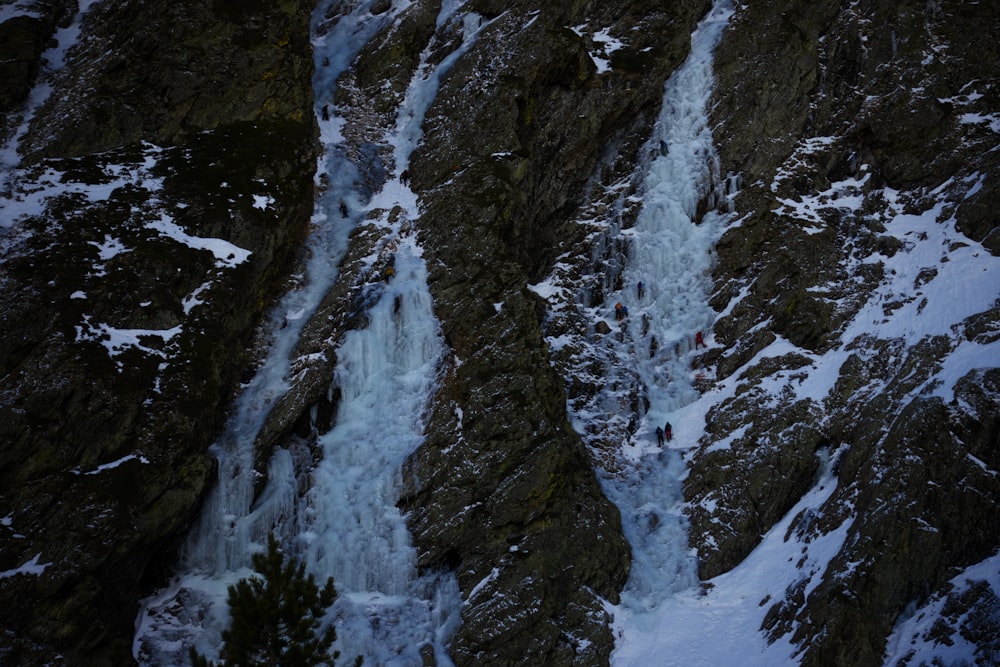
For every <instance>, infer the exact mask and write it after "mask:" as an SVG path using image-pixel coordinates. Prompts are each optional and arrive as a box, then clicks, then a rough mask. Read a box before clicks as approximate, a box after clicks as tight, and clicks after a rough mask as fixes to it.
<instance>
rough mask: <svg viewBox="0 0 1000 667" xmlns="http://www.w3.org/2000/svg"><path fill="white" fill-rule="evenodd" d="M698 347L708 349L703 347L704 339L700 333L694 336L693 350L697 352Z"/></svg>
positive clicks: (705, 346) (706, 346)
mask: <svg viewBox="0 0 1000 667" xmlns="http://www.w3.org/2000/svg"><path fill="white" fill-rule="evenodd" d="M699 347H704V348H706V349H707V348H708V345H705V337H704V336H702V335H701V332H700V331H699V332H698V333H696V334H695V335H694V349H696V350H697V349H698V348H699Z"/></svg>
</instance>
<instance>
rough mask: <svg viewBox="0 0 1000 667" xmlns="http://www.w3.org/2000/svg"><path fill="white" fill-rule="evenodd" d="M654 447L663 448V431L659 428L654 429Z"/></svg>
mask: <svg viewBox="0 0 1000 667" xmlns="http://www.w3.org/2000/svg"><path fill="white" fill-rule="evenodd" d="M656 446H657V447H660V448H662V447H663V429H662V428H660V427H659V426H657V427H656Z"/></svg>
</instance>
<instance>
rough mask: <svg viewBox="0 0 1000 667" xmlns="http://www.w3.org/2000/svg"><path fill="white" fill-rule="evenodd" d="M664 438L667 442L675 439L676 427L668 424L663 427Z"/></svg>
mask: <svg viewBox="0 0 1000 667" xmlns="http://www.w3.org/2000/svg"><path fill="white" fill-rule="evenodd" d="M663 437H664V438H666V440H667V442H670V441H671V440H673V439H674V427H673V426H671V425H670V422H667V424H666V426H664V427H663Z"/></svg>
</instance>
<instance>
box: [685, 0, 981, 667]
mask: <svg viewBox="0 0 1000 667" xmlns="http://www.w3.org/2000/svg"><path fill="white" fill-rule="evenodd" d="M997 21H998V17H997V14H996V11H995V9H994V8H993V7H988V6H986V5H975V6H971V5H964V4H960V3H947V2H946V3H915V2H914V3H879V2H871V3H861V4H855V5H850V6H847V5H845V4H844V3H832V2H831V3H819V4H816V3H808V4H806V3H797V2H784V3H778V4H777V5H775V4H769V5H768V6H767V7H766V8H765V7H763V6H759V5H752V6H748V7H746V8H744V9H743V10H741V11H740V12H738V13H737V15H736V17H734V20H733V22H732V25H731V29H730V31H729V33H728V34H727V36H726V38H725V39H724V41H723V43H722V45H721V46H720V49H719V51H718V53H717V55H716V67H717V75H718V82H717V96H718V100H719V104H718V106H717V107H716V109H715V112H714V119H715V121H716V123H717V143H718V146H719V151H720V153H721V155H722V162H723V169H724V170H725V171H729V172H730V173H739V174H740V175H741V177H742V179H743V186H742V189H741V191H740V194H739V197H738V198H737V200H736V202H737V209H738V214H739V215H740V216H741V222H740V224H739V226H738V227H736V228H735V229H733V230H732V231H730V232H729V233H728V234H726V236H725V237H724V238H723V239H722V241H721V243H720V244H719V247H718V253H719V262H718V266H717V268H716V271H715V278H716V293H715V295H714V297H713V301H712V303H713V305H714V306H715V308H716V309H717V310H719V311H722V312H724V313H725V314H724V315H723V316H722V317H721V318H720V319H719V321H718V323H717V324H716V326H715V334H716V336H717V337H718V339H719V341H720V342H721V343H722V349H719V350H717V351H712V352H711V353H709V354H706V356H705V361H706V362H707V363H708V364H709V365H710V367H714V369H715V372H716V377H717V378H718V379H720V380H723V379H726V378H730V379H731V381H732V382H733V383H734V384H736V385H738V386H739V388H738V389H736V391H735V394H734V395H733V396H731V397H729V398H727V399H725V400H723V401H721V402H720V403H719V404H718V405H716V406H715V408H713V410H712V411H711V413H710V414H709V417H708V420H707V424H706V435H705V436H704V437H703V438H702V445H701V449H700V451H699V453H698V454H696V455H695V456H694V457H693V459H692V467H691V474H690V477H689V478H688V481H687V482H686V492H687V495H688V497H689V498H690V499H691V501H692V502H691V505H690V516H691V520H692V535H691V537H692V541H693V543H694V544H695V545H697V546H698V549H699V555H700V558H701V570H702V575H703V576H704V577H705V578H709V577H712V576H714V575H716V574H718V573H720V572H724V571H726V570H728V569H730V568H732V567H733V566H735V565H736V564H737V563H739V562H740V561H741V560H742V559H743V558H744V557H745V556H746V555H747V554H748V553H749V551H750V550H751V549H752V548H753V547H754V546H756V545H757V544H758V542H759V540H760V537H761V536H762V535H763V534H764V533H765V532H766V531H767V530H768V529H769V528H770V527H771V526H773V525H774V524H775V522H776V521H777V520H778V519H779V518H781V517H782V516H783V515H784V514H785V513H786V512H788V510H789V509H790V508H791V507H792V506H793V505H794V504H795V503H796V502H797V501H798V499H799V498H800V497H801V496H802V495H803V493H804V492H805V490H806V489H808V488H810V487H811V486H812V484H813V476H814V475H815V474H816V471H817V467H818V465H819V462H818V460H817V458H816V456H815V453H816V452H817V451H831V452H836V453H837V454H836V464H837V466H839V470H838V478H839V480H840V485H839V486H838V488H837V491H836V493H835V494H834V495H833V497H832V498H830V499H829V500H828V501H827V502H826V503H825V504H824V505H823V507H822V510H821V511H820V512H818V513H810V515H808V516H800V517H798V518H797V520H796V521H795V522H794V523H793V527H792V528H791V529H790V530H791V531H794V534H795V535H797V536H798V539H800V540H802V541H803V543H804V544H810V543H813V542H814V541H816V540H820V539H822V538H823V537H824V536H828V535H830V534H832V533H833V532H834V531H836V530H846V531H847V532H846V538H845V541H844V545H843V547H842V548H841V549H840V551H839V553H838V555H837V557H836V558H835V559H834V561H833V562H831V563H830V565H829V566H828V567H827V568H826V570H825V571H824V572H812V573H809V572H803V574H802V578H801V580H800V582H799V584H798V586H797V587H795V589H794V590H788V591H787V593H786V598H785V599H784V600H777V601H776V600H770V601H766V600H765V601H761V604H762V605H767V606H768V607H769V608H770V611H769V613H768V615H767V619H766V621H765V624H764V627H762V630H763V631H764V632H766V633H767V634H768V636H769V637H771V638H772V639H776V638H778V637H781V636H783V635H786V634H787V635H789V636H791V638H792V640H793V641H794V642H795V643H796V644H798V645H799V646H801V647H802V648H801V650H802V655H801V659H802V664H808V665H828V664H859V665H860V664H867V665H877V664H881V662H882V660H883V652H884V651H885V638H886V636H887V635H888V633H889V631H890V630H891V629H892V627H893V625H894V623H896V622H897V620H898V619H899V617H900V614H901V613H902V612H903V611H904V608H905V607H906V606H907V605H908V604H912V603H913V602H914V601H917V600H923V599H926V598H927V596H928V595H930V594H932V593H933V594H942V595H945V596H946V595H947V594H948V591H949V590H950V589H951V584H949V583H948V580H949V579H950V578H951V577H952V576H953V575H954V574H955V572H957V571H960V570H962V569H964V568H966V567H968V566H970V565H972V564H974V563H978V562H979V561H981V560H983V559H985V558H987V557H988V556H991V555H992V554H993V553H995V552H996V550H997V546H998V545H997V540H996V538H995V537H992V536H995V535H997V534H1000V533H998V529H1000V526H998V525H997V523H996V517H997V498H998V497H1000V496H998V495H997V494H998V491H1000V488H998V487H997V478H996V474H995V472H994V471H995V470H996V469H997V465H998V464H1000V459H998V458H997V449H996V443H997V442H998V437H1000V431H998V428H1000V425H998V421H997V408H998V403H997V399H998V394H997V391H996V366H997V361H998V359H997V356H996V353H995V352H991V351H990V350H991V349H992V350H995V349H996V348H995V347H993V348H990V347H989V345H990V344H992V343H993V342H995V341H996V340H997V333H996V328H995V326H994V325H992V324H987V322H994V323H995V322H996V321H997V316H998V315H1000V311H998V310H997V307H998V305H1000V303H998V302H996V301H995V300H992V305H991V306H990V307H988V308H987V309H986V310H984V311H981V312H976V313H975V314H973V315H971V316H969V317H967V319H963V320H961V321H955V322H942V323H941V324H942V326H940V327H937V328H936V330H935V327H926V328H925V327H922V326H921V325H920V324H919V322H914V323H913V324H912V325H911V324H905V325H902V326H901V322H908V321H909V320H910V319H911V318H912V319H914V320H918V319H919V317H920V313H921V312H922V310H923V308H925V307H928V304H929V303H930V302H932V301H933V299H935V293H936V289H935V288H936V285H935V281H936V280H937V281H939V282H938V283H937V286H940V285H941V283H950V284H948V285H945V286H944V289H945V290H946V292H945V293H946V294H950V295H951V296H948V297H945V298H947V299H960V298H962V297H961V296H960V294H961V293H962V291H963V290H962V288H961V285H960V281H961V280H962V277H961V275H955V274H952V275H945V273H944V269H939V268H938V266H940V265H939V262H943V263H945V264H943V266H945V267H946V266H947V262H949V260H957V259H958V257H959V256H958V255H954V254H953V253H956V252H962V251H963V250H964V249H967V248H970V247H971V248H973V249H975V250H974V252H976V253H984V254H986V253H993V254H994V255H996V254H997V253H1000V247H998V245H997V239H998V238H1000V227H998V218H997V216H996V214H995V211H996V207H997V204H998V196H1000V193H998V190H997V182H996V178H995V174H996V173H997V168H998V165H997V161H996V160H997V157H996V153H995V150H994V149H995V146H996V139H997V134H996V120H995V119H996V115H995V114H996V110H997V98H996V94H997V90H996V81H997V78H996V77H997V73H998V72H997V69H996V64H995V63H996V61H995V60H994V59H993V58H992V56H991V55H990V54H992V53H994V52H995V49H996V34H997V33H996V28H995V26H996V25H997V24H998V22H997ZM849 198H856V199H855V200H854V201H848V199H849ZM928 211H930V212H931V214H930V217H936V220H937V223H938V224H937V225H935V226H933V227H932V228H930V229H926V230H925V229H912V230H911V229H906V228H905V227H904V228H903V229H902V230H901V231H900V225H899V223H898V222H894V221H896V220H899V219H900V218H901V217H905V216H906V215H914V216H915V215H917V214H921V213H925V212H928ZM890 223H893V224H890ZM925 249H926V253H925V252H924V250H925ZM987 256H988V255H987ZM993 296H996V295H993ZM937 298H940V297H937ZM990 301H991V299H990V298H989V297H988V296H987V300H986V303H990ZM875 304H878V305H877V306H876V305H875ZM870 308H874V310H873V311H871V312H874V313H875V314H876V315H877V317H871V316H870V315H868V313H869V311H868V310H866V309H870ZM862 313H864V314H862ZM924 331H926V333H925V332H924ZM781 341H786V342H787V343H788V345H784V346H782V350H781V353H780V354H775V355H765V356H764V358H763V359H762V358H761V357H760V356H758V353H759V352H760V351H761V350H764V349H766V348H768V347H769V346H774V345H775V344H776V342H781ZM969 343H972V344H973V345H972V346H970V347H969V348H968V349H974V350H981V351H979V352H972V354H974V355H976V357H977V358H976V359H975V360H974V361H973V362H972V363H971V364H970V368H969V369H968V372H967V373H964V374H962V377H961V378H960V379H957V378H956V379H957V380H958V381H957V383H956V382H955V381H954V380H947V379H943V378H942V368H943V367H946V366H947V365H948V364H949V360H953V359H955V358H956V356H960V355H962V354H964V352H963V346H964V345H966V344H969ZM980 345H981V346H982V347H979V346H980ZM821 360H829V363H830V364H831V366H832V367H834V368H836V369H837V370H836V374H837V375H838V378H837V380H836V383H835V385H834V386H833V387H832V388H831V389H830V391H829V393H826V394H825V395H822V396H808V395H806V394H807V391H803V390H802V388H801V387H802V386H803V384H804V383H808V381H809V378H810V376H811V375H812V374H818V373H821V372H823V370H822V369H823V367H824V363H826V362H823V361H821ZM977 367H985V368H982V369H978V370H977V369H976V368H977ZM942 385H944V386H942ZM942 390H943V391H942ZM719 443H731V446H730V447H729V448H727V449H724V448H719V446H718V445H719ZM805 552H806V549H805V547H804V548H803V553H804V554H805ZM804 559H805V556H804ZM981 594H982V596H981V597H979V598H978V599H976V601H975V602H971V601H970V600H965V601H964V603H963V604H972V605H973V606H975V607H983V606H985V607H986V608H990V607H995V604H996V598H995V597H994V594H993V593H990V592H989V589H988V588H987V589H985V590H981ZM973 597H975V596H973ZM974 625H975V624H974V623H968V624H963V622H959V623H957V624H955V623H954V622H948V623H944V624H942V626H941V627H939V628H938V630H937V632H939V633H940V636H941V637H944V636H946V635H948V634H949V633H953V632H960V633H967V634H968V635H969V636H973V637H977V639H976V640H975V641H976V642H983V641H984V640H985V636H984V635H983V632H982V630H981V629H976V628H975V627H973V626H974ZM994 627H995V626H994ZM946 628H947V629H946ZM943 641H944V640H943ZM991 650H992V649H988V648H986V649H984V652H980V653H979V654H978V655H977V656H976V659H977V660H979V661H980V662H978V663H977V664H988V662H989V660H990V659H991V658H990V656H991V655H992V656H994V657H995V653H991V652H990V651H991ZM970 659H971V657H970Z"/></svg>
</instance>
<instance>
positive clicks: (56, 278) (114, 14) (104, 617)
mask: <svg viewBox="0 0 1000 667" xmlns="http://www.w3.org/2000/svg"><path fill="white" fill-rule="evenodd" d="M95 7H96V8H97V9H95V12H93V13H92V14H90V15H89V17H88V19H87V22H86V23H85V27H84V34H85V36H87V39H86V40H85V41H84V42H83V43H82V44H81V47H80V48H78V49H76V50H74V51H73V52H72V53H71V54H70V56H69V60H68V66H67V68H66V69H65V70H64V76H63V77H62V78H61V79H60V80H59V81H58V82H56V88H55V92H54V94H53V96H52V98H51V100H52V103H51V104H50V105H49V106H47V107H44V108H42V109H40V110H39V111H38V113H37V115H36V116H35V122H34V125H33V126H32V129H31V130H30V131H29V133H28V135H26V137H25V139H24V143H23V144H22V145H23V146H25V147H30V150H31V151H32V159H33V160H35V161H36V163H37V164H36V166H35V168H34V171H27V172H22V173H21V174H20V176H19V178H20V179H22V180H20V181H19V182H17V183H15V186H16V187H23V186H24V183H25V182H26V180H28V179H37V183H39V184H40V190H41V191H42V192H43V193H44V192H45V191H46V190H45V188H46V187H48V188H51V189H52V192H58V191H59V190H60V189H61V190H63V193H62V194H57V195H56V196H54V197H52V198H51V199H49V201H48V203H47V205H46V213H45V215H44V216H39V217H36V218H32V219H29V220H26V221H24V222H23V224H22V225H21V227H20V228H19V230H18V234H17V235H16V236H11V235H8V236H7V237H6V238H5V239H4V244H5V245H4V247H5V251H4V258H3V264H2V265H0V281H2V284H3V285H4V289H3V291H2V295H0V313H2V316H0V322H2V324H0V396H2V397H3V399H2V401H0V443H2V444H0V514H2V515H3V516H4V517H6V519H5V522H4V524H3V526H2V527H0V531H2V537H0V571H8V570H14V569H17V568H18V567H20V566H22V565H23V564H25V563H28V562H30V561H31V559H32V558H33V557H34V556H35V555H36V554H40V555H41V561H42V562H43V563H47V564H48V565H47V566H46V567H45V568H44V573H43V574H42V575H40V576H30V575H18V576H12V577H7V578H3V579H0V594H2V597H3V599H4V600H6V601H7V603H6V604H5V605H4V606H3V609H2V610H0V625H2V627H3V633H2V635H0V662H3V663H4V664H7V663H8V662H9V663H10V664H24V665H31V664H56V662H57V659H56V657H55V656H56V655H60V656H62V658H61V660H62V662H58V664H88V665H104V664H106V665H120V664H127V662H128V661H129V660H130V655H131V634H132V631H133V623H134V619H135V614H136V612H137V608H138V607H137V605H138V600H139V598H140V597H141V595H142V594H143V592H144V591H145V590H146V589H145V587H146V586H148V585H149V584H150V582H151V576H152V575H154V574H155V575H156V576H158V575H159V574H160V571H159V568H162V567H164V566H165V565H166V564H167V563H168V562H169V560H170V558H171V557H172V549H171V547H172V546H173V544H174V542H175V541H176V540H177V539H178V537H179V536H181V535H182V534H183V531H184V530H185V528H186V524H187V522H188V521H189V520H190V518H191V517H192V514H193V512H194V511H195V510H196V508H197V506H198V502H199V499H200V497H201V495H202V492H203V490H204V488H205V484H206V483H207V482H208V481H209V480H210V479H211V473H212V462H211V459H210V458H209V456H208V454H207V446H208V445H209V444H210V443H211V441H212V439H213V434H214V433H215V432H217V430H218V429H219V428H220V426H221V424H222V421H223V419H224V416H225V412H224V407H225V405H226V404H227V402H228V400H229V399H230V397H231V395H232V393H233V391H234V390H235V388H236V386H237V384H238V382H239V381H240V380H241V376H242V373H243V372H244V369H245V368H246V366H247V365H248V363H249V362H250V361H251V355H250V352H251V348H252V342H253V333H254V330H255V326H256V324H257V322H258V321H259V318H260V316H261V314H262V312H263V308H264V307H265V305H266V304H267V303H268V302H269V301H270V300H271V299H272V298H273V297H274V296H275V294H276V293H277V292H278V291H280V290H282V289H284V284H285V277H286V276H287V273H288V271H289V269H290V267H291V265H292V262H293V260H294V258H295V255H296V253H297V252H299V247H300V244H301V240H302V238H303V236H304V234H305V231H306V225H307V223H308V220H309V215H310V213H311V211H312V187H313V186H312V178H311V173H312V170H313V168H314V166H315V161H314V156H315V150H316V149H315V130H314V126H313V123H312V120H311V118H312V115H311V108H312V90H311V71H312V61H311V54H310V53H309V50H308V35H307V29H308V25H307V17H308V6H307V5H306V4H298V5H292V4H288V3H286V4H284V5H281V6H279V7H275V8H270V7H267V6H265V5H263V4H260V5H259V6H256V7H246V8H242V9H240V11H239V12H237V13H234V11H233V10H225V9H224V8H223V5H222V4H221V3H215V4H214V5H213V4H212V3H210V4H209V5H205V3H170V4H169V5H160V4H156V3H140V2H131V3H124V2H118V3H116V2H110V3H99V4H98V5H96V6H95ZM212 7H215V9H212ZM212 12H215V13H214V14H213V13H212ZM236 19H239V20H240V21H242V22H245V25H237V24H236V23H234V21H235V20H236ZM5 25H6V24H5ZM220 35H221V36H220ZM112 36H114V37H115V38H116V40H117V48H112V49H108V48H107V44H108V42H107V40H109V39H111V37H112ZM223 37H224V38H223ZM5 46H6V45H5ZM251 52H252V53H256V54H257V55H256V56H255V57H254V58H253V63H252V64H251V63H250V61H249V59H248V58H249V53H251ZM265 54H271V55H270V56H268V57H264V56H265ZM182 55H183V58H181V56H182ZM269 68H273V69H274V70H275V71H276V72H280V76H276V77H273V79H268V77H266V76H264V74H265V73H266V72H267V71H268V70H269ZM220 77H223V78H220ZM223 81H224V82H225V85H222V82H223ZM262 82H265V83H262ZM180 98H184V99H180ZM272 98H273V99H275V100H280V102H275V103H273V104H270V103H268V100H269V99H272ZM61 105H62V106H61ZM65 105H72V107H73V110H72V112H70V111H68V110H67V108H66V106H65ZM75 114H79V115H75ZM140 141H148V142H157V143H158V144H159V145H160V146H161V147H156V146H152V145H151V144H146V145H140V144H139V143H138V142H140ZM66 156H73V157H69V158H66ZM51 173H57V174H61V175H60V176H58V178H59V183H60V185H59V186H57V187H54V186H52V185H51V184H49V185H44V184H46V183H49V182H50V179H51V176H47V175H46V174H51ZM123 175H124V176H123ZM101 184H107V185H109V187H108V192H107V194H106V196H104V197H96V198H89V197H87V196H85V195H80V194H74V193H73V191H74V190H75V189H80V190H83V189H85V188H92V187H95V186H100V185H101ZM254 195H257V196H259V197H262V198H270V199H269V201H270V202H271V203H270V206H269V207H266V208H262V207H260V206H258V205H257V202H256V201H255V200H254V198H253V196H254ZM162 219H169V220H170V221H171V223H173V224H176V225H177V226H178V228H179V229H182V230H184V232H185V233H187V234H190V235H192V236H197V237H207V238H218V239H224V240H226V241H228V242H230V243H232V244H234V245H235V246H237V247H238V248H240V249H243V250H247V251H250V253H251V254H250V256H249V259H248V260H247V261H246V262H244V263H242V264H238V265H236V266H234V267H233V268H225V262H222V266H220V262H219V261H218V260H217V259H216V258H213V256H212V254H211V253H209V252H206V251H205V250H197V249H194V248H191V247H189V246H188V245H185V244H183V243H179V242H177V241H173V240H172V239H171V238H170V237H169V235H168V234H166V233H159V232H156V231H153V227H151V226H150V225H152V224H153V223H155V222H156V221H158V220H162ZM112 239H114V242H113V243H112V241H111V240H112ZM109 244H110V247H111V248H112V249H113V250H114V251H113V252H107V255H108V259H106V260H103V261H102V259H101V254H102V252H106V251H107V249H108V248H109ZM102 249H104V250H102ZM192 294H198V295H199V297H198V298H197V299H196V301H200V302H201V304H202V305H200V306H198V307H194V308H193V309H192V303H191V302H190V299H191V296H192ZM105 325H106V326H109V327H114V328H117V329H123V330H159V331H166V330H170V329H172V328H174V327H182V331H181V333H179V334H178V335H176V336H174V337H173V338H171V339H170V340H169V343H168V342H166V341H165V340H164V339H163V338H158V337H148V338H145V339H140V341H139V343H140V346H133V347H130V348H128V349H126V350H123V351H122V352H121V354H116V355H110V354H109V352H108V350H107V349H105V345H104V343H103V342H102V336H100V335H99V334H98V333H97V332H98V331H99V329H96V328H94V327H100V326H105ZM107 338H108V337H107V336H106V335H105V336H103V339H104V340H105V341H106V340H107ZM115 463H117V465H111V467H105V466H109V464H115Z"/></svg>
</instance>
